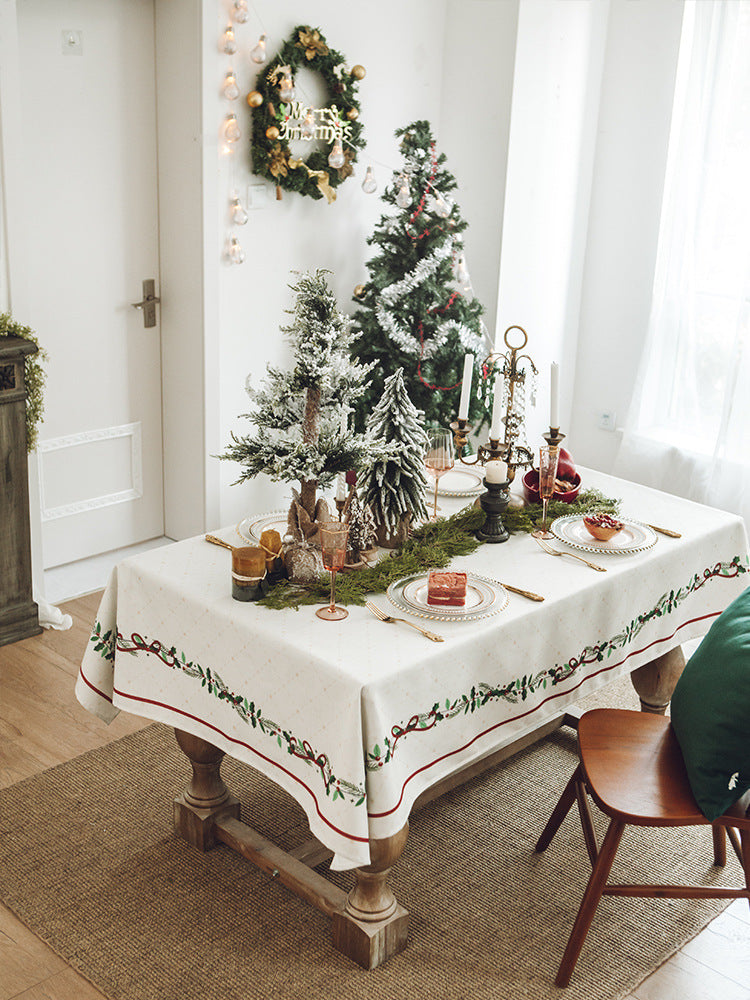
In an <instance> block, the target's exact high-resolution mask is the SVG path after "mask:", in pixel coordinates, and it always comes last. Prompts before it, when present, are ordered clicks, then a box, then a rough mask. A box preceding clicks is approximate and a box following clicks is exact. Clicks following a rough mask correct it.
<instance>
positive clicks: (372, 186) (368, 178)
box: [362, 167, 378, 194]
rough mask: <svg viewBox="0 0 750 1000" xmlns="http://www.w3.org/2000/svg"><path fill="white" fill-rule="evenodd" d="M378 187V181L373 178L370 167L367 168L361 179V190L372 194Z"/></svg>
mask: <svg viewBox="0 0 750 1000" xmlns="http://www.w3.org/2000/svg"><path fill="white" fill-rule="evenodd" d="M377 189H378V182H377V181H376V180H375V175H374V174H373V172H372V167H368V168H367V172H366V173H365V179H364V180H363V181H362V190H363V191H364V192H365V194H374V193H375V192H376V191H377Z"/></svg>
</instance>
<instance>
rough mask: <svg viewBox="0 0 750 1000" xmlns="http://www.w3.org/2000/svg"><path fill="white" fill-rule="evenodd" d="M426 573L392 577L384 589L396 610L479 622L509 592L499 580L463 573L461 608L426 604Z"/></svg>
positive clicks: (445, 619) (436, 618) (434, 618)
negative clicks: (463, 592) (464, 593)
mask: <svg viewBox="0 0 750 1000" xmlns="http://www.w3.org/2000/svg"><path fill="white" fill-rule="evenodd" d="M428 575H429V574H428V573H425V572H422V573H412V574H411V576H404V577H402V578H401V579H400V580H395V581H394V582H393V583H392V584H391V585H390V587H389V588H388V590H387V591H386V596H387V598H388V600H389V601H390V602H391V604H393V605H394V606H395V607H397V608H398V609H399V611H406V612H407V613H408V614H410V615H415V616H416V617H417V618H429V619H431V620H432V621H440V622H474V621H479V619H480V618H489V616H490V615H496V614H497V613H498V612H499V611H502V610H503V608H505V607H506V606H507V604H508V592H507V590H506V589H505V588H504V587H503V585H502V584H501V583H498V582H497V580H490V579H488V578H487V577H484V576H477V575H476V574H475V573H467V574H466V604H465V605H464V606H463V607H462V608H452V607H445V606H437V605H433V604H428V603H427V580H428Z"/></svg>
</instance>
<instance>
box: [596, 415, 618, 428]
mask: <svg viewBox="0 0 750 1000" xmlns="http://www.w3.org/2000/svg"><path fill="white" fill-rule="evenodd" d="M599 429H600V430H603V431H614V430H616V429H617V414H616V413H615V411H614V410H602V412H601V413H600V414H599Z"/></svg>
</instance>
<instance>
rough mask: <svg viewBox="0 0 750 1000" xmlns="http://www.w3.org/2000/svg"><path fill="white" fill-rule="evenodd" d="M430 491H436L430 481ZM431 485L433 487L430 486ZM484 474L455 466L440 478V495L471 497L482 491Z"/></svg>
mask: <svg viewBox="0 0 750 1000" xmlns="http://www.w3.org/2000/svg"><path fill="white" fill-rule="evenodd" d="M427 485H428V490H427V492H428V493H433V494H434V492H435V486H434V484H430V483H428V484H427ZM430 486H431V488H430ZM482 489H483V486H482V474H481V473H479V472H474V470H473V469H465V468H458V467H456V468H454V469H451V470H450V472H446V473H445V475H443V476H441V477H440V479H439V480H438V496H439V497H471V496H474V495H475V494H477V493H481V492H482Z"/></svg>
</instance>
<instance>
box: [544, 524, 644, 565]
mask: <svg viewBox="0 0 750 1000" xmlns="http://www.w3.org/2000/svg"><path fill="white" fill-rule="evenodd" d="M617 520H618V521H622V523H623V525H624V527H623V529H622V531H618V532H617V534H616V535H615V536H614V537H613V538H610V540H609V541H608V542H600V541H598V540H597V539H596V538H594V537H593V536H592V535H590V534H589V533H588V531H587V530H586V526H585V525H584V523H583V516H582V515H581V514H567V515H566V516H565V517H558V518H556V519H555V520H554V521H553V522H552V524H551V525H550V531H551V532H552V534H553V535H554V536H555V538H559V539H560V541H561V542H565V543H566V544H567V545H571V546H572V547H573V548H574V549H582V550H583V551H584V552H611V553H612V554H613V555H620V556H629V555H632V553H634V552H645V551H646V549H650V548H651V547H652V546H653V545H656V532H655V531H653V530H652V529H651V528H649V526H648V525H647V524H641V522H640V521H631V520H629V519H626V518H622V517H618V519H617Z"/></svg>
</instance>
